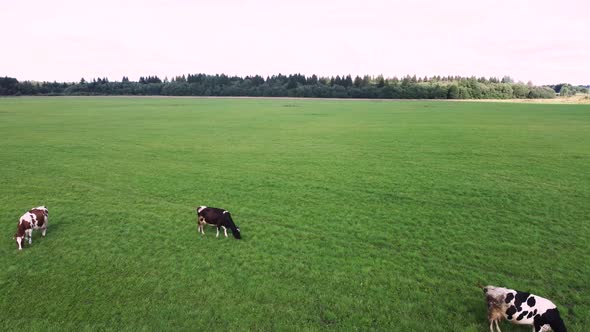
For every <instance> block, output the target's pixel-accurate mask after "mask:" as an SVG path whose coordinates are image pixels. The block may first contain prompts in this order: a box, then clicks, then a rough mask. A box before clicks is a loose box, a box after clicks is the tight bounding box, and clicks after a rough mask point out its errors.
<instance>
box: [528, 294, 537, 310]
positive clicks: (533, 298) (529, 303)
mask: <svg viewBox="0 0 590 332" xmlns="http://www.w3.org/2000/svg"><path fill="white" fill-rule="evenodd" d="M535 303H537V300H535V297H534V296H531V297H529V299H528V300H526V304H528V305H529V307H531V308H532V307H534V306H535Z"/></svg>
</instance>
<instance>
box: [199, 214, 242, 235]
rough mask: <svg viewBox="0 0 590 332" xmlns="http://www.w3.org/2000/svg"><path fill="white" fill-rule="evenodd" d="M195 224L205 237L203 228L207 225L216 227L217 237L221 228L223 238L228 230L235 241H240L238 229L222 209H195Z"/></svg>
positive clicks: (229, 215)
mask: <svg viewBox="0 0 590 332" xmlns="http://www.w3.org/2000/svg"><path fill="white" fill-rule="evenodd" d="M196 211H197V219H198V220H197V223H198V227H197V229H198V231H199V232H200V233H202V234H203V235H205V230H204V229H203V226H204V225H205V224H209V225H210V226H215V227H217V235H216V236H215V237H218V236H219V229H220V228H223V232H224V233H225V237H227V229H228V228H229V229H230V230H231V232H232V234H233V235H234V237H235V238H236V239H238V240H239V239H241V238H242V235H241V234H240V229H239V228H238V227H237V226H236V224H234V221H233V220H232V218H231V214H230V213H229V211H227V210H224V209H218V208H214V207H207V206H199V207H198V208H197V209H196Z"/></svg>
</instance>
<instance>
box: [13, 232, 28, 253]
mask: <svg viewBox="0 0 590 332" xmlns="http://www.w3.org/2000/svg"><path fill="white" fill-rule="evenodd" d="M13 239H14V241H15V242H16V249H18V250H22V249H23V247H24V246H25V241H24V240H23V237H22V236H18V234H17V233H15V234H14V237H13Z"/></svg>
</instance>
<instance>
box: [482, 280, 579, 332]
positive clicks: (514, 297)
mask: <svg viewBox="0 0 590 332" xmlns="http://www.w3.org/2000/svg"><path fill="white" fill-rule="evenodd" d="M483 292H484V294H485V295H486V300H487V301H488V307H489V305H490V301H491V302H492V303H493V304H494V306H495V307H497V308H501V309H500V312H502V314H503V316H504V318H505V319H506V320H508V321H509V322H511V323H514V324H522V325H532V326H533V332H546V331H551V330H553V331H555V332H567V328H566V327H565V324H564V323H563V320H562V319H561V316H560V315H559V311H558V310H557V306H556V305H555V304H553V302H551V301H549V300H547V299H545V298H542V297H540V296H537V295H534V294H530V293H526V292H521V291H517V290H514V289H509V288H503V287H495V286H485V287H483ZM496 325H497V323H496ZM497 326H498V325H497ZM491 329H492V325H491V322H490V330H491ZM498 330H500V327H499V326H498Z"/></svg>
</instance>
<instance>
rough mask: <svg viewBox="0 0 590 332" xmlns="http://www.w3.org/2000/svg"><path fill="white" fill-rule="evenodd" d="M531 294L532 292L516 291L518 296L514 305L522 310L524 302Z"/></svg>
mask: <svg viewBox="0 0 590 332" xmlns="http://www.w3.org/2000/svg"><path fill="white" fill-rule="evenodd" d="M529 296H531V294H530V293H526V292H521V291H516V296H514V305H515V306H516V309H517V310H518V312H521V311H522V304H523V303H524V302H525V301H526V299H527V298H528V297H529Z"/></svg>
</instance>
